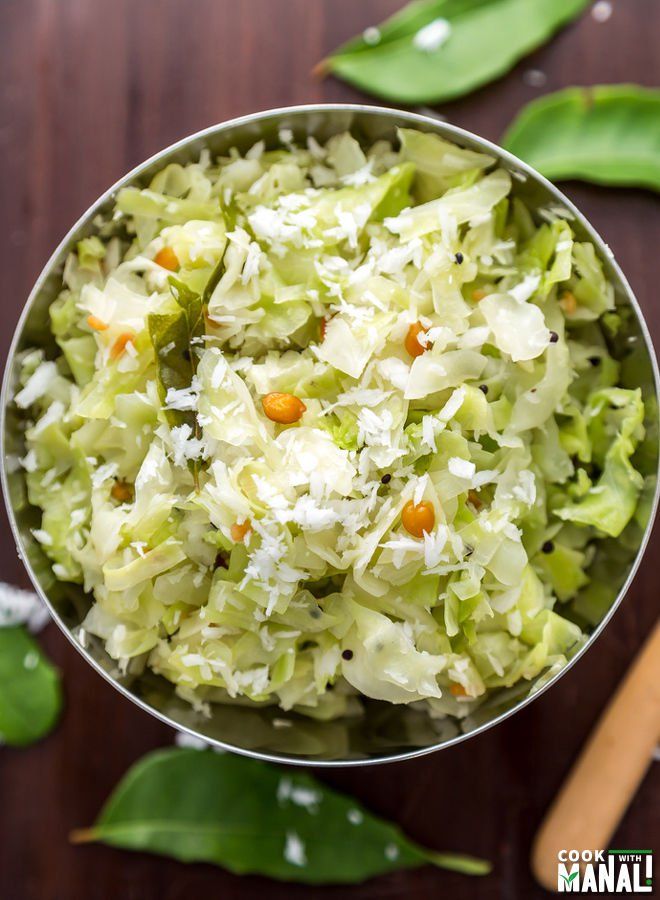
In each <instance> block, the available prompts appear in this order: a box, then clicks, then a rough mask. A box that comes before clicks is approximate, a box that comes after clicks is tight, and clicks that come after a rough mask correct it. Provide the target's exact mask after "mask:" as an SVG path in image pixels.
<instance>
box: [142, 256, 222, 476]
mask: <svg viewBox="0 0 660 900" xmlns="http://www.w3.org/2000/svg"><path fill="white" fill-rule="evenodd" d="M214 274H215V270H214V273H212V275H211V278H213V275H214ZM169 282H170V289H171V291H172V296H173V297H174V299H175V301H176V305H177V307H178V308H177V309H175V310H173V311H172V312H165V313H150V314H149V317H148V326H149V336H150V337H151V343H152V344H153V346H154V351H155V354H156V369H157V377H158V390H159V393H160V396H161V400H162V402H163V405H165V401H166V398H167V392H168V391H169V390H173V391H180V390H187V389H188V388H190V386H191V385H192V383H193V378H194V377H195V372H196V370H197V360H198V356H197V346H196V345H197V343H198V341H199V339H200V338H201V337H202V335H203V334H204V299H203V296H202V295H201V294H199V293H197V292H196V291H192V290H191V289H190V288H189V287H188V286H187V285H186V284H184V282H183V281H180V280H179V279H178V278H175V277H174V276H171V277H170V279H169ZM165 416H166V417H167V421H168V422H169V424H170V425H171V426H172V427H179V426H181V425H187V426H188V427H189V428H190V433H191V434H193V435H194V436H195V438H197V439H199V438H200V437H201V434H200V427H199V423H198V421H197V416H196V414H195V412H194V411H193V410H181V409H171V408H167V407H165ZM190 470H191V472H192V475H193V479H194V481H195V486H197V485H198V480H199V461H198V460H196V459H194V460H191V462H190Z"/></svg>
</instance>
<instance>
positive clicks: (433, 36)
mask: <svg viewBox="0 0 660 900" xmlns="http://www.w3.org/2000/svg"><path fill="white" fill-rule="evenodd" d="M450 37H451V25H450V24H449V22H448V21H447V19H441V18H438V19H434V20H433V21H432V22H429V24H428V25H425V26H424V27H423V28H420V29H419V31H418V32H417V34H416V35H415V36H414V38H413V46H414V47H416V49H417V50H421V51H422V53H435V52H436V50H439V49H440V47H442V45H443V44H445V43H446V42H447V41H448V40H449V38H450Z"/></svg>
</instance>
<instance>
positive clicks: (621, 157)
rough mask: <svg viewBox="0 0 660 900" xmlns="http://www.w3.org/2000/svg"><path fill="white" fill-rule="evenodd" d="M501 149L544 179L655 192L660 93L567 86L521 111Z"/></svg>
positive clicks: (659, 171) (659, 177)
mask: <svg viewBox="0 0 660 900" xmlns="http://www.w3.org/2000/svg"><path fill="white" fill-rule="evenodd" d="M503 144H504V146H505V147H506V148H507V150H510V151H511V152H512V153H515V155H516V156H519V157H520V158H521V159H523V160H525V162H528V163H529V164H530V165H531V166H534V168H535V169H538V170H539V172H541V173H542V174H543V175H545V176H546V177H547V178H550V179H551V180H553V181H561V180H563V179H567V178H576V179H579V180H582V181H595V182H597V183H599V184H609V185H619V186H637V187H647V188H652V189H653V190H656V191H660V91H659V90H651V89H648V88H642V87H637V86H636V85H628V84H612V85H610V84H606V85H600V86H597V87H572V88H568V89H567V90H564V91H558V92H557V93H554V94H548V95H546V96H545V97H541V98H540V99H538V100H535V101H534V102H533V103H530V104H529V105H528V106H526V107H525V108H524V109H523V110H522V112H521V113H520V114H519V115H518V117H517V119H516V120H515V121H514V123H513V125H512V126H511V127H510V128H509V130H508V132H507V133H506V135H505V136H504V141H503Z"/></svg>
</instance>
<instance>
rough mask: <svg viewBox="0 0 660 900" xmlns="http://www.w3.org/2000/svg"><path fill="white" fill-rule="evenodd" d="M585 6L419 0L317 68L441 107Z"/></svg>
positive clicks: (584, 0)
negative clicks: (437, 104) (442, 102)
mask: <svg viewBox="0 0 660 900" xmlns="http://www.w3.org/2000/svg"><path fill="white" fill-rule="evenodd" d="M589 2H590V0H417V2H413V3H409V4H408V5H407V6H405V7H404V8H403V9H402V10H401V11H400V12H398V13H397V14H396V15H394V16H392V18H390V19H388V20H387V21H385V22H383V23H382V24H381V25H379V26H378V27H377V28H373V27H372V28H368V29H366V31H365V32H364V33H363V35H362V36H361V37H359V38H355V39H354V40H352V41H349V42H348V43H347V44H344V46H343V47H340V48H339V49H338V50H337V51H335V53H333V54H332V55H331V56H330V57H328V59H327V60H324V62H323V63H321V65H320V66H319V69H320V71H321V72H328V73H332V74H333V75H337V76H338V77H339V78H343V79H344V80H345V81H348V82H349V83H350V84H352V85H354V86H355V87H358V88H360V89H362V90H364V91H366V92H367V93H370V94H375V95H376V96H378V97H383V98H384V99H386V100H391V101H395V102H399V103H438V102H440V101H442V100H451V99H452V98H454V97H459V96H461V95H462V94H466V93H468V92H469V91H472V90H474V89H475V88H478V87H480V86H481V85H483V84H487V83H488V82H489V81H493V80H494V79H495V78H498V77H499V76H500V75H503V74H504V73H505V72H507V71H508V70H509V69H511V68H512V67H513V65H515V63H516V62H517V61H518V60H519V59H520V58H521V57H522V56H525V55H526V54H527V53H530V52H531V51H532V50H533V49H534V48H535V47H538V46H540V45H541V44H542V43H544V42H545V41H546V40H547V39H548V38H550V36H551V35H552V34H553V33H554V32H555V31H557V29H558V28H560V27H561V26H562V25H564V24H566V23H567V22H570V21H571V19H574V18H575V17H576V16H578V15H579V14H580V13H581V12H582V10H583V9H584V8H585V7H586V6H588V5H589Z"/></svg>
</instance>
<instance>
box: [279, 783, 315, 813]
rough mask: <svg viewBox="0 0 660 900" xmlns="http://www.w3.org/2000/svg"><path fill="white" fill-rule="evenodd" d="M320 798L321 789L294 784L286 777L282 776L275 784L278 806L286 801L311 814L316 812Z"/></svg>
mask: <svg viewBox="0 0 660 900" xmlns="http://www.w3.org/2000/svg"><path fill="white" fill-rule="evenodd" d="M322 799H323V795H322V794H321V791H318V790H316V789H314V788H308V787H304V786H303V785H298V784H295V782H294V781H293V780H292V779H291V778H288V777H284V778H282V779H281V780H280V782H279V784H278V786H277V802H278V803H279V805H280V806H284V805H285V804H286V803H293V804H294V806H300V807H302V808H303V809H306V810H307V812H308V813H310V814H311V815H316V814H317V813H318V811H319V805H320V803H321V800H322Z"/></svg>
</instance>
